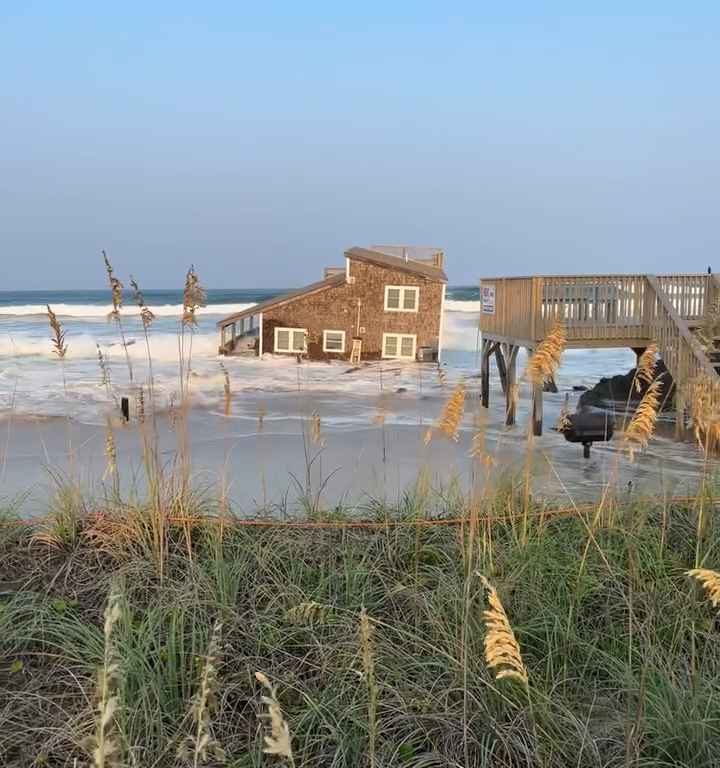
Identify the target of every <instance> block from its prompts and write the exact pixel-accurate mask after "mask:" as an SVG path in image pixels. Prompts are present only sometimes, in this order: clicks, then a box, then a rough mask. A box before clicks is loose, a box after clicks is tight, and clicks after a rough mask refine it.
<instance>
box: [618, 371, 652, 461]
mask: <svg viewBox="0 0 720 768" xmlns="http://www.w3.org/2000/svg"><path fill="white" fill-rule="evenodd" d="M659 409H660V379H655V381H653V383H652V384H651V385H650V386H649V387H648V388H647V391H646V392H645V394H644V395H643V397H642V400H641V401H640V403H639V404H638V407H637V408H636V409H635V413H634V414H633V417H632V419H630V424H629V425H628V428H627V429H626V430H625V444H626V445H627V449H628V454H629V456H630V460H631V461H632V459H633V458H634V456H635V452H636V451H638V450H642V449H643V448H645V447H647V444H648V442H649V441H650V438H651V437H652V436H653V434H654V433H655V424H656V422H657V415H658V410H659Z"/></svg>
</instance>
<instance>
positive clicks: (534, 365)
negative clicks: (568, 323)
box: [524, 322, 567, 386]
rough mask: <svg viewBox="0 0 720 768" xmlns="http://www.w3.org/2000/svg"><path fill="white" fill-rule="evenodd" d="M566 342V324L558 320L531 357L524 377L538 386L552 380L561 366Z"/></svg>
mask: <svg viewBox="0 0 720 768" xmlns="http://www.w3.org/2000/svg"><path fill="white" fill-rule="evenodd" d="M566 344H567V335H566V333H565V326H564V325H563V324H562V323H560V322H557V323H555V325H554V326H553V328H552V330H551V331H550V333H549V334H548V335H547V336H546V337H545V338H544V339H543V340H542V341H541V342H540V344H538V348H537V349H536V350H535V352H534V353H533V355H532V356H531V357H530V360H529V361H528V364H527V368H526V369H525V373H524V377H525V378H527V379H529V380H530V381H531V382H532V383H533V384H535V385H538V386H542V385H543V384H544V383H545V382H547V381H550V380H551V379H552V378H553V377H554V376H555V373H556V372H557V369H558V368H559V367H560V360H561V358H562V354H563V352H564V350H565V346H566Z"/></svg>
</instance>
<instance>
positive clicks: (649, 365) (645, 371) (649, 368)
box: [635, 343, 657, 392]
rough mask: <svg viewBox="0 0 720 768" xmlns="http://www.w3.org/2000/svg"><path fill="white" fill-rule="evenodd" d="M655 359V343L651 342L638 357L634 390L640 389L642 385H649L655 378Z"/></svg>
mask: <svg viewBox="0 0 720 768" xmlns="http://www.w3.org/2000/svg"><path fill="white" fill-rule="evenodd" d="M656 360H657V344H655V343H652V344H650V345H648V347H647V348H646V349H645V350H644V351H643V353H642V354H641V355H640V357H639V358H638V363H637V368H636V370H635V390H636V391H637V392H641V391H642V385H643V384H645V385H646V386H649V385H650V384H652V382H653V379H654V378H655V362H656Z"/></svg>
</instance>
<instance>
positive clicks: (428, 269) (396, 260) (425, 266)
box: [217, 246, 447, 328]
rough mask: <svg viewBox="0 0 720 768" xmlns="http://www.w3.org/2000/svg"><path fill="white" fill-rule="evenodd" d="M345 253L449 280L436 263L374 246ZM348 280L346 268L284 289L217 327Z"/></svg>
mask: <svg viewBox="0 0 720 768" xmlns="http://www.w3.org/2000/svg"><path fill="white" fill-rule="evenodd" d="M345 255H346V256H347V257H348V258H350V259H356V260H357V261H365V262H368V263H369V264H377V265H378V266H380V267H388V268H389V269H397V270H399V271H401V272H409V273H410V274H413V275H420V276H421V277H426V278H428V279H429V280H439V281H441V282H443V283H446V282H447V276H446V275H445V272H443V270H442V269H441V268H440V267H436V266H434V265H433V264H430V263H426V262H422V261H413V260H412V259H407V260H406V259H404V258H402V257H400V256H392V255H391V254H389V253H382V252H381V251H376V250H373V249H371V248H359V247H357V246H356V247H353V248H349V249H348V250H347V251H345ZM344 282H345V272H344V271H342V272H339V273H338V274H335V275H331V276H330V277H326V278H325V279H324V280H320V281H318V282H317V283H311V284H310V285H306V286H305V287H304V288H298V289H297V290H295V291H290V292H289V293H283V294H282V295H280V296H275V297H274V298H272V299H267V300H266V301H261V302H260V303H259V304H253V306H252V307H248V308H247V309H244V310H242V312H236V313H235V314H233V315H228V316H227V317H224V318H223V319H222V320H220V322H219V323H217V327H218V328H222V327H223V326H225V325H229V324H230V323H234V322H235V321H237V320H242V319H243V318H244V317H250V316H251V315H258V314H260V313H261V312H264V311H265V310H267V309H270V308H271V307H279V306H281V305H282V304H287V303H288V302H290V301H292V300H293V299H297V298H299V297H300V296H309V295H310V294H312V293H317V292H318V291H324V290H325V289H327V288H334V287H335V286H337V285H342V284H343V283H344Z"/></svg>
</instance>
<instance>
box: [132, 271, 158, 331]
mask: <svg viewBox="0 0 720 768" xmlns="http://www.w3.org/2000/svg"><path fill="white" fill-rule="evenodd" d="M130 287H131V288H132V290H133V298H134V299H135V303H136V304H137V305H138V307H139V308H140V319H141V321H142V324H143V328H145V329H147V328H149V327H150V326H151V325H152V324H153V322H154V320H155V314H154V312H153V311H152V310H151V309H150V307H148V305H147V304H146V303H145V297H144V296H143V292H142V291H141V290H140V286H139V285H138V284H137V282H136V280H135V278H133V277H132V276H131V277H130Z"/></svg>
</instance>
